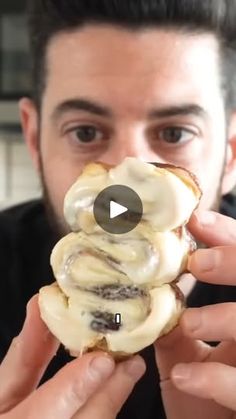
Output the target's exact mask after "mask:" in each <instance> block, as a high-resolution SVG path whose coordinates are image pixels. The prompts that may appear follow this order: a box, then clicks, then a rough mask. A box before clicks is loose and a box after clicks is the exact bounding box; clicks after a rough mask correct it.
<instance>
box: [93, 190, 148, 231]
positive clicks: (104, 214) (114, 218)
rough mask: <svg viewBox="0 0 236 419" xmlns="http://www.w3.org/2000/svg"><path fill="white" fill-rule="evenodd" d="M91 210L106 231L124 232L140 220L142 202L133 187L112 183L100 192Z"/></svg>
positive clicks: (132, 227) (130, 229) (131, 228)
mask: <svg viewBox="0 0 236 419" xmlns="http://www.w3.org/2000/svg"><path fill="white" fill-rule="evenodd" d="M93 212H94V217H95V220H96V222H97V223H98V225H99V226H100V227H101V228H102V229H103V230H105V231H106V232H107V233H111V234H125V233H128V232H129V231H132V230H133V229H134V228H135V227H136V226H137V225H138V224H139V222H140V221H141V219H142V215H143V204H142V201H141V199H140V198H139V196H138V194H137V193H136V192H135V191H134V190H133V189H131V188H129V187H127V186H124V185H114V186H109V187H108V188H106V189H104V190H103V191H102V192H100V194H99V195H98V196H97V198H96V200H95V202H94V207H93Z"/></svg>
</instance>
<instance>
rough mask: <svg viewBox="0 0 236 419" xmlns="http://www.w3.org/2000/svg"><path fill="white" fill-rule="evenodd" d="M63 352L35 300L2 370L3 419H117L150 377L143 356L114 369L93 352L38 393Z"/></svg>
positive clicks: (108, 359) (0, 400) (0, 413)
mask: <svg viewBox="0 0 236 419" xmlns="http://www.w3.org/2000/svg"><path fill="white" fill-rule="evenodd" d="M58 346H59V344H58V342H57V341H56V339H55V338H54V337H53V336H52V335H51V333H50V332H49V331H48V329H47V328H46V326H45V325H44V323H43V322H42V320H41V319H40V315H39V309H38V304H37V297H34V298H33V299H32V300H31V301H30V303H29V304H28V306H27V317H26V321H25V324H24V327H23V330H22V331H21V333H20V335H19V336H18V337H17V338H15V339H14V340H13V342H12V345H11V347H10V349H9V351H8V353H7V355H6V357H5V359H4V360H3V362H2V364H1V366H0V419H15V418H17V419H23V418H24V419H25V418H30V419H41V418H47V419H54V418H57V419H70V418H72V417H73V418H74V419H90V418H92V417H96V418H97V419H112V418H115V417H116V415H117V414H118V412H119V410H120V409H121V407H122V405H123V404H124V402H125V401H126V399H127V398H128V396H129V394H130V393H131V391H132V389H133V387H134V385H135V383H136V382H137V381H138V379H139V378H140V377H141V376H142V375H143V373H144V371H145V365H144V361H143V360H142V359H141V358H140V357H138V356H137V357H135V358H133V359H130V360H128V361H125V362H122V363H120V364H119V365H118V366H115V363H114V361H113V360H112V358H111V357H109V356H108V355H106V354H104V353H100V352H96V353H95V352H94V353H90V354H87V355H85V356H83V357H82V358H80V359H75V360H73V361H72V362H70V363H68V364H67V365H66V366H65V367H64V368H62V369H61V370H60V371H59V372H58V373H57V374H56V375H55V376H54V377H53V378H52V379H51V380H49V381H48V382H47V383H45V384H43V385H42V386H41V387H39V388H38V389H37V390H36V388H37V386H38V384H39V381H40V379H41V377H42V375H43V373H44V371H45V369H46V367H47V365H48V363H49V362H50V360H51V359H52V357H53V356H54V355H55V354H56V352H57V349H58Z"/></svg>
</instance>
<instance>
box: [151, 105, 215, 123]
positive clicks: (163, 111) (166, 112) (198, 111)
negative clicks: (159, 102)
mask: <svg viewBox="0 0 236 419" xmlns="http://www.w3.org/2000/svg"><path fill="white" fill-rule="evenodd" d="M180 115H183V116H184V115H195V116H199V117H201V118H204V119H206V118H207V116H208V114H207V112H206V110H205V109H204V108H202V107H201V106H199V105H196V104H194V103H193V104H192V103H189V104H183V105H175V106H167V107H166V108H160V109H154V110H152V111H151V112H149V114H148V117H149V118H150V119H155V118H167V117H171V116H180Z"/></svg>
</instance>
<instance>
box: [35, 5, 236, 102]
mask: <svg viewBox="0 0 236 419" xmlns="http://www.w3.org/2000/svg"><path fill="white" fill-rule="evenodd" d="M28 8H29V28H30V41H31V56H32V75H33V80H32V82H33V86H34V88H33V98H34V100H35V102H36V104H37V106H38V107H39V108H40V103H41V96H42V93H43V90H44V87H45V83H46V65H45V64H46V63H45V61H46V59H45V57H46V50H47V46H48V43H49V41H50V40H51V38H52V37H53V36H54V35H56V34H57V33H59V32H61V31H69V30H73V29H76V28H79V27H82V26H83V25H85V24H87V23H98V24H100V23H101V24H104V23H105V24H107V23H108V24H113V25H119V26H121V27H124V28H128V29H130V30H138V29H142V28H146V27H149V26H150V27H153V26H154V27H169V28H177V29H178V30H181V31H185V32H188V31H189V32H196V33H198V32H206V31H207V32H212V33H214V34H215V35H216V36H217V38H218V39H219V42H220V46H221V63H222V75H223V77H222V81H223V83H222V84H223V88H224V95H225V100H226V106H227V107H228V108H230V109H232V108H234V107H235V103H236V97H235V96H236V95H235V93H234V74H235V68H236V67H235V63H236V59H235V57H236V42H235V41H236V0H29V6H28Z"/></svg>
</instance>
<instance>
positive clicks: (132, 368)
mask: <svg viewBox="0 0 236 419" xmlns="http://www.w3.org/2000/svg"><path fill="white" fill-rule="evenodd" d="M125 371H126V373H127V374H128V375H130V376H131V377H132V378H133V379H134V380H138V379H139V378H140V377H142V375H143V374H144V372H145V363H144V361H143V359H142V358H140V357H135V358H133V359H131V360H129V361H126V363H125Z"/></svg>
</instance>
